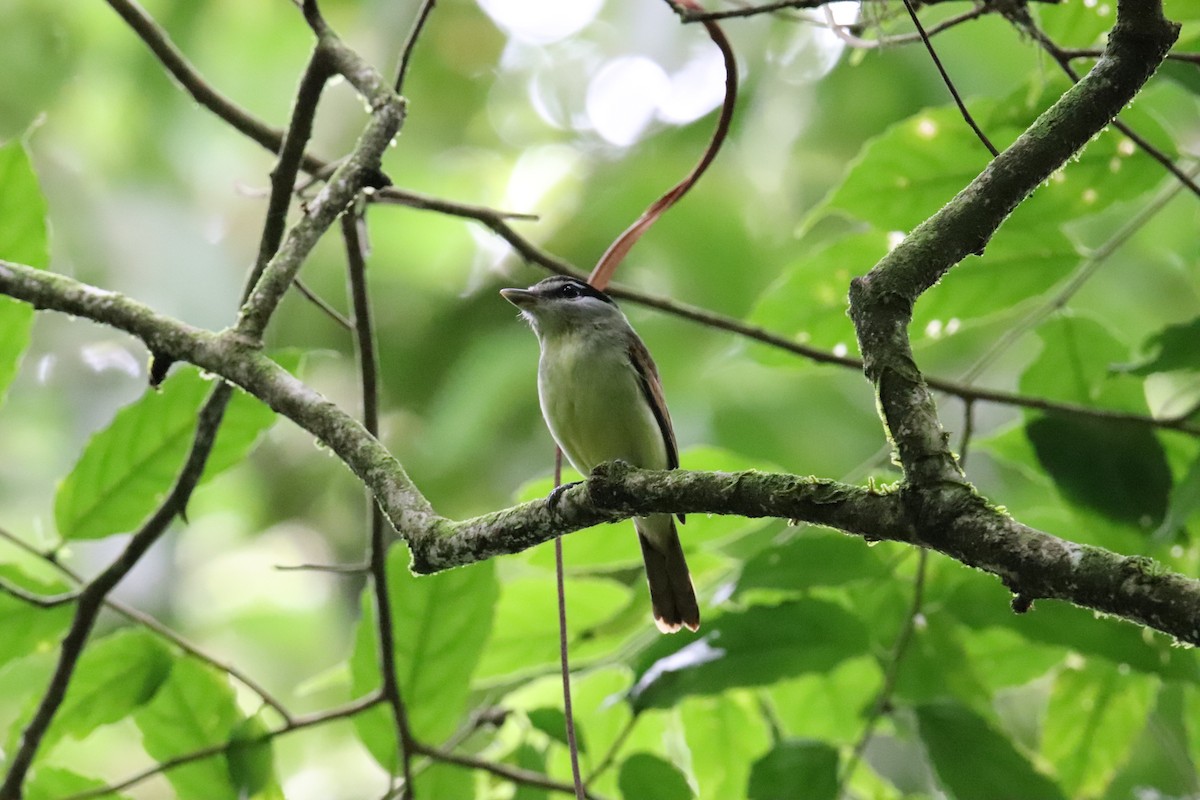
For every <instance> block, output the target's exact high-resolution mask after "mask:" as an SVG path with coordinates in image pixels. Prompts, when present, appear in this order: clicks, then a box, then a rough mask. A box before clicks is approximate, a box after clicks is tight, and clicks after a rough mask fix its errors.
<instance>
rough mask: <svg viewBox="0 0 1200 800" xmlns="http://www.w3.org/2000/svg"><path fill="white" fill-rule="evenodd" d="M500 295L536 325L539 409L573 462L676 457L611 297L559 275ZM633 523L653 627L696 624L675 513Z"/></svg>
mask: <svg viewBox="0 0 1200 800" xmlns="http://www.w3.org/2000/svg"><path fill="white" fill-rule="evenodd" d="M500 294H501V296H502V297H504V299H505V300H507V301H508V302H510V303H512V304H513V305H515V306H516V307H517V308H519V309H521V316H523V317H524V318H525V319H526V320H528V322H529V324H530V325H531V326H532V327H533V331H534V333H536V334H537V337H538V342H539V344H540V345H541V351H542V354H541V358H540V360H539V361H538V399H539V400H540V401H541V406H542V416H543V417H544V418H545V420H546V426H547V427H548V428H549V429H550V434H551V435H552V436H553V437H554V440H555V441H556V442H558V446H559V447H560V448H562V451H563V453H564V454H565V455H566V456H567V458H568V459H569V460H570V462H571V465H572V466H574V467H575V469H577V470H579V472H580V473H582V474H583V475H585V476H586V475H587V474H588V473H589V472H591V471H592V469H593V468H594V467H595V466H596V465H597V464H601V463H603V462H605V461H613V460H616V459H621V460H622V461H626V462H628V463H629V464H632V465H633V466H635V467H641V468H643V469H675V468H677V467H678V466H679V452H678V450H677V449H676V445H675V432H674V431H673V430H672V429H671V416H670V414H668V413H667V403H666V400H665V399H664V398H663V391H662V384H661V383H660V382H659V378H658V369H657V368H656V367H655V366H654V360H653V359H652V358H650V352H649V351H648V350H646V345H644V344H643V343H642V340H641V339H640V338H638V335H637V333H635V332H634V330H633V328H632V327H630V325H629V320H627V319H626V318H625V315H624V314H623V313H621V309H619V308H617V304H616V303H615V302H613V299H612V298H611V297H609V296H608V295H607V294H605V293H604V292H601V291H600V290H598V289H596V288H594V287H592V286H590V285H588V284H586V283H584V282H583V281H580V280H577V279H576V278H569V277H565V276H561V275H555V276H552V277H549V278H546V279H545V280H543V281H540V282H538V283H536V284H534V285H533V286H530V287H529V288H528V289H502V290H501V291H500ZM679 520H680V522H682V521H683V517H682V516H680V518H679ZM633 524H634V527H635V528H636V529H637V532H638V541H639V542H640V543H641V546H642V560H643V561H645V563H646V580H647V581H648V582H649V584H650V602H651V603H652V604H653V608H654V621H655V623H656V624H657V625H658V628H659V630H661V631H663V632H664V633H674V632H676V631H678V630H679V629H680V628H681V627H686V628H688V629H689V630H693V631H694V630H697V629H698V628H699V627H700V608H699V606H697V604H696V593H695V590H694V589H693V588H692V578H691V575H690V574H688V567H687V562H686V561H685V560H684V557H683V548H682V546H681V545H680V543H679V534H678V533H677V532H676V530H675V520H674V519H673V518H672V517H671V515H670V514H652V515H650V516H648V517H635V518H634V520H633Z"/></svg>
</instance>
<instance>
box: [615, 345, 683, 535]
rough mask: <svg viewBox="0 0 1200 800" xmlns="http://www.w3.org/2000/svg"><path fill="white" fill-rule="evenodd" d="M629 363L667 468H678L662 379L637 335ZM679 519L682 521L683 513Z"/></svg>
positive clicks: (677, 458)
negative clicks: (654, 422) (653, 422)
mask: <svg viewBox="0 0 1200 800" xmlns="http://www.w3.org/2000/svg"><path fill="white" fill-rule="evenodd" d="M628 352H629V363H630V364H632V365H633V369H634V371H635V372H636V373H637V376H638V384H639V385H640V386H641V387H642V394H643V395H644V396H645V398H646V402H647V403H649V404H650V409H651V410H652V411H653V412H654V419H655V420H657V421H658V430H659V432H661V433H662V437H663V444H664V445H665V446H666V449H667V469H679V446H678V445H677V444H676V443H675V429H674V428H673V427H671V412H669V411H667V399H666V397H664V396H663V390H662V381H661V380H659V377H658V367H656V366H655V365H654V359H653V358H651V357H650V351H649V350H647V349H646V345H645V344H643V343H642V340H641V339H639V338H638V337H637V336H634V337H633V339H632V341H630V343H629V350H628ZM678 516H679V521H680V522H681V523H682V522H684V516H683V514H679V515H678Z"/></svg>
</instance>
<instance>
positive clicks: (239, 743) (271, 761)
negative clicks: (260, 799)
mask: <svg viewBox="0 0 1200 800" xmlns="http://www.w3.org/2000/svg"><path fill="white" fill-rule="evenodd" d="M268 730H269V728H268V727H267V724H266V722H264V721H263V718H262V712H259V713H257V714H255V715H254V716H252V717H247V718H246V719H244V720H242V721H241V722H239V723H238V724H237V725H235V726H234V728H233V732H232V733H231V734H230V736H229V750H228V752H227V753H226V757H227V758H228V759H229V776H230V778H231V779H232V781H233V785H234V786H235V787H236V788H237V790H238V794H239V795H240V796H242V797H256V796H261V795H262V794H263V793H265V792H267V791H272V790H273V789H274V790H278V783H277V781H276V778H275V750H274V748H272V747H271V743H270V742H269V741H265V740H263V739H262V737H263V735H264V734H266V733H267V731H268ZM275 793H279V794H281V793H280V792H277V791H276V792H275Z"/></svg>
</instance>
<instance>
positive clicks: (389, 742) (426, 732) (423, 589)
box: [350, 544, 497, 769]
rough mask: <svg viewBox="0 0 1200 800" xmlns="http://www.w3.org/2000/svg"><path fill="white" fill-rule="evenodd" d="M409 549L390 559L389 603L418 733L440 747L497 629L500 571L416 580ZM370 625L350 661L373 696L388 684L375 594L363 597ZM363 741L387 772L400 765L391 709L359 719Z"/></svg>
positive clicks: (359, 688) (481, 569)
mask: <svg viewBox="0 0 1200 800" xmlns="http://www.w3.org/2000/svg"><path fill="white" fill-rule="evenodd" d="M408 564H409V554H408V549H407V548H406V547H405V546H404V545H402V544H397V545H395V546H393V547H392V549H391V552H390V553H388V558H387V575H388V599H389V601H390V602H391V610H392V618H393V626H392V628H393V639H394V652H395V657H396V672H397V678H398V680H399V683H400V690H401V691H402V692H403V693H404V698H405V701H406V703H407V708H408V721H409V726H410V727H411V729H412V732H413V735H414V736H416V737H417V738H418V739H420V740H421V741H426V742H430V741H433V742H436V741H440V740H441V739H443V738H445V737H446V736H447V735H449V734H450V733H451V732H452V731H453V730H454V729H455V727H456V726H457V724H458V720H459V717H460V716H461V714H462V711H463V708H464V707H465V705H466V701H467V696H468V694H469V693H470V688H471V676H472V675H473V674H474V672H475V666H476V664H478V663H479V658H480V655H481V654H482V652H483V648H484V644H485V643H486V642H487V640H488V634H489V632H490V631H491V627H492V616H493V613H494V608H495V604H496V595H497V584H496V576H495V567H494V564H493V562H491V561H483V562H479V563H477V564H472V565H470V566H468V567H460V568H458V569H453V570H449V571H447V572H439V573H437V574H436V575H424V576H420V577H418V576H415V575H413V574H412V573H411V572H409V569H408ZM362 609H363V615H362V619H361V620H360V622H359V624H358V629H357V631H356V633H355V636H354V652H353V654H352V655H351V657H350V673H351V688H352V691H353V692H354V695H355V696H362V695H365V694H367V693H369V692H371V691H373V690H375V689H377V688H378V687H379V685H380V677H379V659H378V656H377V651H378V644H377V642H378V638H377V632H376V628H377V624H376V621H375V620H376V615H375V598H374V594H373V589H372V588H371V587H368V588H367V589H365V590H364V591H363V595H362ZM354 726H355V729H356V730H357V732H358V735H359V738H361V739H362V741H363V743H364V744H365V745H366V746H367V749H368V750H369V751H370V753H371V755H372V756H373V757H374V758H375V760H376V761H378V762H379V763H380V765H382V766H383V767H384V768H385V769H392V768H394V767H395V766H396V754H397V743H396V735H395V726H394V724H393V722H392V716H391V713H390V710H389V709H388V708H386V707H384V706H379V707H377V708H374V709H372V710H371V711H369V712H367V713H365V714H359V715H358V716H356V717H355V718H354Z"/></svg>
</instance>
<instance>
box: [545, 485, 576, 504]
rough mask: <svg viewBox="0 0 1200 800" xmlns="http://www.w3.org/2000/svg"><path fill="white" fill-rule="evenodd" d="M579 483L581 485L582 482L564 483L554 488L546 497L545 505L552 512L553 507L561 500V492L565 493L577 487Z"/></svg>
mask: <svg viewBox="0 0 1200 800" xmlns="http://www.w3.org/2000/svg"><path fill="white" fill-rule="evenodd" d="M581 483H583V481H571V482H570V483H564V484H561V485H559V486H555V487H554V489H553V490H552V491H551V492H550V494H548V495H546V505H547V506H548V507H549V508H550V509H551V510H553V509H554V508H555V506H557V505H558V503H559V501H560V500H562V494H563V492H565V491H566V490H567V489H570V488H571V487H572V486H578V485H579V484H581Z"/></svg>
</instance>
